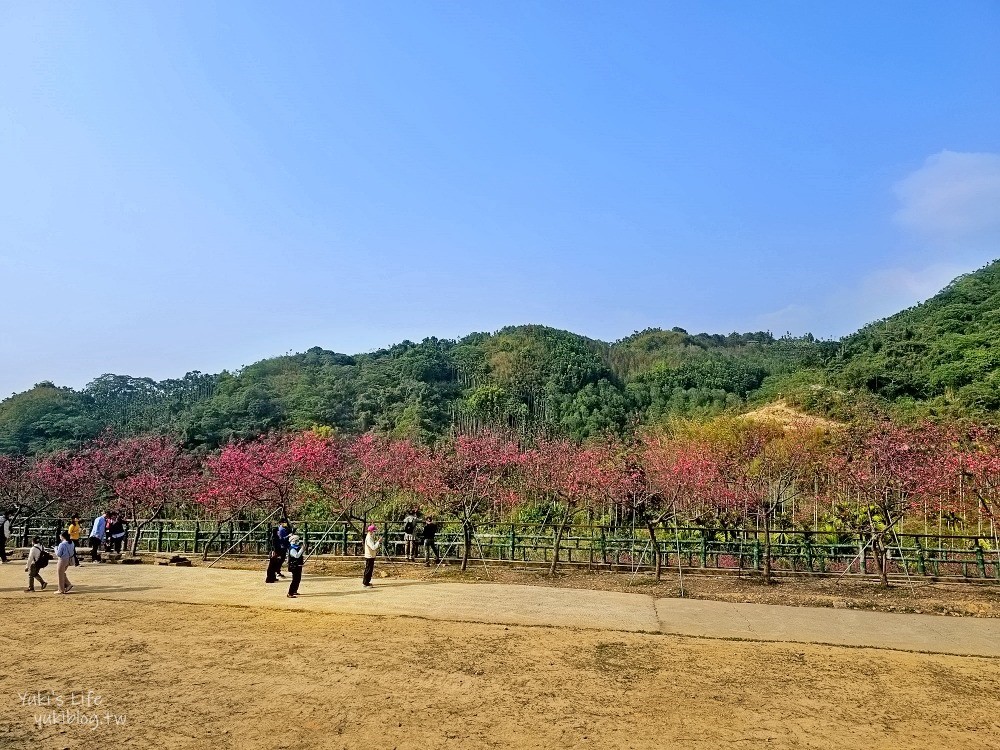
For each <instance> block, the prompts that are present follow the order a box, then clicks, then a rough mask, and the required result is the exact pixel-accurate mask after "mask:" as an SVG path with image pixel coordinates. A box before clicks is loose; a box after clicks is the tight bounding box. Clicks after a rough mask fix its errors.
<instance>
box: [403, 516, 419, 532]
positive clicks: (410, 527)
mask: <svg viewBox="0 0 1000 750" xmlns="http://www.w3.org/2000/svg"><path fill="white" fill-rule="evenodd" d="M416 528H417V524H416V523H414V521H413V519H410V520H409V521H407V522H406V523H404V524H403V533H404V534H412V533H413V531H414V529H416Z"/></svg>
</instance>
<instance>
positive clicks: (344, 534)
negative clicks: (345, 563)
mask: <svg viewBox="0 0 1000 750" xmlns="http://www.w3.org/2000/svg"><path fill="white" fill-rule="evenodd" d="M341 538H342V539H343V540H344V541H343V544H344V557H347V524H346V523H345V524H344V528H343V532H342V534H341Z"/></svg>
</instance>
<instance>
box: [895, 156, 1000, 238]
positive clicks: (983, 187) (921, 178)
mask: <svg viewBox="0 0 1000 750" xmlns="http://www.w3.org/2000/svg"><path fill="white" fill-rule="evenodd" d="M895 192H896V196H897V198H898V199H899V210H898V211H896V214H895V217H894V218H895V220H896V222H897V224H899V226H901V227H903V228H904V229H907V230H909V231H913V232H915V233H917V234H918V235H921V236H922V237H924V238H925V239H927V240H929V241H931V242H935V243H945V244H946V245H953V244H955V243H960V242H963V241H974V240H976V239H983V238H984V237H985V236H988V237H990V238H997V239H1000V154H992V153H958V152H955V151H942V152H941V153H939V154H934V155H933V156H930V157H928V158H927V161H925V162H924V165H923V166H922V167H920V168H919V169H917V170H916V171H914V172H912V173H910V174H909V175H907V176H906V177H904V178H903V179H902V180H900V181H899V182H897V183H896V185H895Z"/></svg>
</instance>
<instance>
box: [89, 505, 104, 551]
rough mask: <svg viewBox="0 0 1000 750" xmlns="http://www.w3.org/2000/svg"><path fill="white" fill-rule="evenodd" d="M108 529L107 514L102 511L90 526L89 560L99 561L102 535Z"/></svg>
mask: <svg viewBox="0 0 1000 750" xmlns="http://www.w3.org/2000/svg"><path fill="white" fill-rule="evenodd" d="M107 530H108V514H107V513H102V514H101V515H99V516H98V517H97V518H95V519H94V525H93V526H91V527H90V561H91V562H101V545H102V544H104V535H105V533H107Z"/></svg>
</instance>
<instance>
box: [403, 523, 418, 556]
mask: <svg viewBox="0 0 1000 750" xmlns="http://www.w3.org/2000/svg"><path fill="white" fill-rule="evenodd" d="M419 518H420V517H419V514H418V511H416V510H410V512H409V513H407V515H406V518H404V519H403V544H404V546H405V547H406V559H407V560H409V561H410V562H416V561H417V521H418V520H419Z"/></svg>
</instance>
